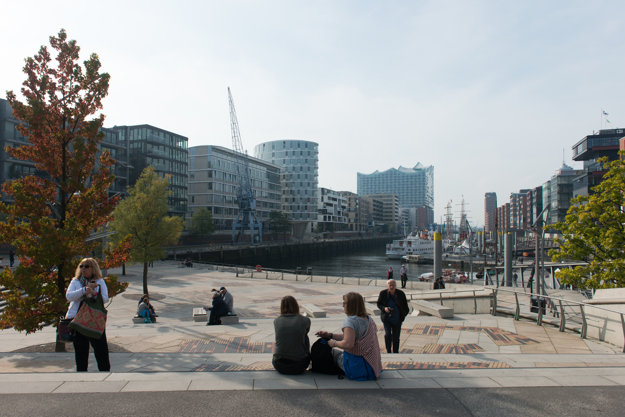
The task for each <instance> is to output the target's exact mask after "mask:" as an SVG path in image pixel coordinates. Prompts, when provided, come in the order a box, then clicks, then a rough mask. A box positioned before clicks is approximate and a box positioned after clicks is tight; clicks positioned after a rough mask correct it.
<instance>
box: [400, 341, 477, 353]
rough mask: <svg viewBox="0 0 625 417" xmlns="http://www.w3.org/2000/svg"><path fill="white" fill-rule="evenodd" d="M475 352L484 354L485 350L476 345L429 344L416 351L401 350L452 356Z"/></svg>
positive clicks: (401, 351)
mask: <svg viewBox="0 0 625 417" xmlns="http://www.w3.org/2000/svg"><path fill="white" fill-rule="evenodd" d="M475 352H484V349H483V348H482V347H480V346H479V345H477V344H475V343H466V344H446V343H444V344H440V345H439V344H436V343H428V344H427V345H424V346H423V347H420V348H416V349H409V348H405V349H400V351H399V353H450V354H467V353H475Z"/></svg>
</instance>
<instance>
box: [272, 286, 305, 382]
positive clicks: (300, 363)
mask: <svg viewBox="0 0 625 417" xmlns="http://www.w3.org/2000/svg"><path fill="white" fill-rule="evenodd" d="M273 327H274V330H275V332H276V342H275V343H274V348H273V360H272V361H271V363H272V364H273V367H274V368H276V371H278V372H280V373H281V374H287V375H296V374H301V373H302V372H304V371H305V370H306V369H307V368H308V364H309V363H310V341H309V340H308V332H309V331H310V319H309V318H308V317H304V316H302V315H300V314H299V305H298V304H297V300H295V298H294V297H292V296H290V295H287V296H285V297H282V301H280V316H279V317H278V318H276V319H275V320H274V321H273Z"/></svg>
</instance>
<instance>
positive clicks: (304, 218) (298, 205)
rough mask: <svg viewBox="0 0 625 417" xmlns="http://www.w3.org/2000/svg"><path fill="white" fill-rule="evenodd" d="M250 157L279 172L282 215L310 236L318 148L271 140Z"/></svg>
mask: <svg viewBox="0 0 625 417" xmlns="http://www.w3.org/2000/svg"><path fill="white" fill-rule="evenodd" d="M254 156H255V157H256V158H258V159H262V160H263V161H267V162H270V163H272V164H275V165H277V166H279V167H280V168H281V184H282V211H283V212H284V213H285V214H286V215H287V216H288V217H289V219H290V220H291V221H292V222H294V223H300V224H301V223H304V224H305V225H304V226H305V229H306V230H303V231H302V232H303V233H306V232H311V231H312V227H313V225H314V223H315V222H316V221H317V214H318V212H317V209H318V207H317V205H318V201H319V197H318V195H319V190H318V189H317V187H318V176H319V145H318V144H317V143H315V142H310V141H306V140H274V141H270V142H264V143H261V144H259V145H256V146H255V147H254ZM294 226H296V225H294ZM297 229H298V228H297V227H295V228H294V233H295V234H296V235H297V234H298V231H297Z"/></svg>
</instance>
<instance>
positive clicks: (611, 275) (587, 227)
mask: <svg viewBox="0 0 625 417" xmlns="http://www.w3.org/2000/svg"><path fill="white" fill-rule="evenodd" d="M599 161H600V162H601V163H603V164H604V167H605V168H606V169H607V172H606V174H605V175H604V177H603V181H602V182H601V183H600V184H598V185H597V186H595V187H594V188H593V193H592V194H591V195H588V196H579V197H576V198H575V199H573V200H572V201H571V207H570V208H569V211H568V212H567V215H566V217H565V221H564V222H561V223H556V224H554V225H550V226H548V227H549V228H554V229H556V230H558V231H559V232H560V233H561V234H562V235H561V237H559V238H557V239H556V242H557V243H559V244H560V247H559V249H553V250H551V251H550V252H549V254H550V255H551V256H552V257H553V259H554V260H555V261H561V260H566V259H569V260H579V261H586V262H588V264H587V265H584V266H577V267H575V268H573V269H562V270H561V271H560V272H559V273H558V278H559V279H560V280H561V281H562V282H563V283H564V284H567V285H573V286H575V287H578V288H614V287H624V286H625V211H624V206H625V199H624V194H623V191H624V190H625V161H622V160H616V161H612V162H608V161H607V158H601V159H600V160H599Z"/></svg>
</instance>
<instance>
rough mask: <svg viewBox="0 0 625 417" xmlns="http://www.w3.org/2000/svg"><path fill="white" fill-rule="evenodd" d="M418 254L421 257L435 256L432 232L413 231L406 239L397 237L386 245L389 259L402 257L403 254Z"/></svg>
mask: <svg viewBox="0 0 625 417" xmlns="http://www.w3.org/2000/svg"><path fill="white" fill-rule="evenodd" d="M408 255H418V256H419V257H420V258H430V259H431V258H433V257H434V241H433V240H432V239H431V237H430V233H428V232H421V233H411V234H409V235H408V236H407V237H405V238H404V239H397V240H394V241H392V242H391V243H388V244H387V245H386V257H387V258H388V259H401V258H402V256H408Z"/></svg>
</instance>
